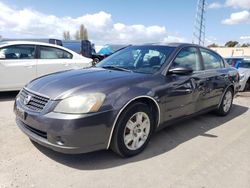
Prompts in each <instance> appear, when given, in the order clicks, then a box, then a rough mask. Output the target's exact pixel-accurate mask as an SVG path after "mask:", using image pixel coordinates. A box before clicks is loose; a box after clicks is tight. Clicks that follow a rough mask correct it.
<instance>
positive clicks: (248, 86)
mask: <svg viewBox="0 0 250 188" xmlns="http://www.w3.org/2000/svg"><path fill="white" fill-rule="evenodd" d="M249 89H250V79H249V80H248V81H247V82H246V85H245V88H244V90H243V91H248V90H249Z"/></svg>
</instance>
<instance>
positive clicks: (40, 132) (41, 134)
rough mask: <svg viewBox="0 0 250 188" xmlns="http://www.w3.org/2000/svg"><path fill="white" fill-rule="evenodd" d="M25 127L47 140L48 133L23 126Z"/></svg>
mask: <svg viewBox="0 0 250 188" xmlns="http://www.w3.org/2000/svg"><path fill="white" fill-rule="evenodd" d="M23 126H24V127H25V128H26V129H28V130H29V131H31V132H33V133H35V134H36V135H38V136H41V137H43V138H45V139H47V133H46V132H43V131H40V130H38V129H35V128H33V127H30V126H28V125H26V124H23Z"/></svg>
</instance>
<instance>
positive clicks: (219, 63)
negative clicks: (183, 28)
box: [201, 49, 223, 70]
mask: <svg viewBox="0 0 250 188" xmlns="http://www.w3.org/2000/svg"><path fill="white" fill-rule="evenodd" d="M201 55H202V58H203V62H204V66H205V69H206V70H209V69H219V68H222V67H223V60H222V59H221V58H220V57H219V56H218V55H217V54H215V53H213V52H211V51H209V50H205V49H201Z"/></svg>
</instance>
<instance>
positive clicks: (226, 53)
mask: <svg viewBox="0 0 250 188" xmlns="http://www.w3.org/2000/svg"><path fill="white" fill-rule="evenodd" d="M211 49H212V50H214V51H216V52H217V53H218V54H220V55H221V56H222V57H239V56H249V57H250V48H248V47H246V48H245V47H216V48H211Z"/></svg>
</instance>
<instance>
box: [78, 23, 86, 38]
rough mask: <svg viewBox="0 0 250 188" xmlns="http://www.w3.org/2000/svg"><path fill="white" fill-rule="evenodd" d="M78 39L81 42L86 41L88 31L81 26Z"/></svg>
mask: <svg viewBox="0 0 250 188" xmlns="http://www.w3.org/2000/svg"><path fill="white" fill-rule="evenodd" d="M79 35H80V36H79V37H80V39H81V40H88V31H87V29H86V28H85V27H84V25H83V24H81V25H80V32H79Z"/></svg>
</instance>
